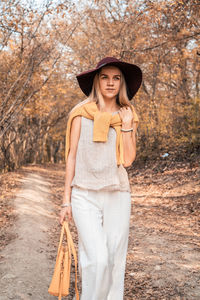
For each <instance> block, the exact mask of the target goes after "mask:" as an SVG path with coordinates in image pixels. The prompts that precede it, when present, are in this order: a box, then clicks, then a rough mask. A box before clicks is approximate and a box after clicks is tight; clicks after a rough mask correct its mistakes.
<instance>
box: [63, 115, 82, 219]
mask: <svg viewBox="0 0 200 300" xmlns="http://www.w3.org/2000/svg"><path fill="white" fill-rule="evenodd" d="M80 130H81V117H80V116H77V117H75V118H74V119H73V121H72V125H71V133H70V150H69V154H68V158H67V162H66V172H65V187H64V197H63V204H64V203H68V204H70V203H71V183H72V180H73V177H74V174H75V163H76V152H77V147H78V141H79V137H80ZM66 215H68V219H69V221H70V220H71V218H72V209H71V206H67V207H64V208H62V209H61V212H60V224H62V223H63V221H64V218H65V216H66Z"/></svg>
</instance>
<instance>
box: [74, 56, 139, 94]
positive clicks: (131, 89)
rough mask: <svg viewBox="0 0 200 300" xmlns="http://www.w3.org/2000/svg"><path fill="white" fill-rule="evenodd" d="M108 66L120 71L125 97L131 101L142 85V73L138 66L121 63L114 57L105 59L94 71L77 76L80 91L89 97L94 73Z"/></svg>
mask: <svg viewBox="0 0 200 300" xmlns="http://www.w3.org/2000/svg"><path fill="white" fill-rule="evenodd" d="M108 65H109V66H110V65H111V66H116V67H118V68H119V69H120V70H121V71H122V73H123V75H124V78H125V81H126V87H127V96H128V98H129V100H131V99H132V98H133V96H134V95H135V94H136V93H137V91H138V90H139V88H140V85H141V83H142V71H141V69H140V68H139V67H138V66H136V65H133V64H129V63H126V62H122V61H120V60H119V59H117V58H115V57H105V58H103V59H102V60H101V61H100V62H99V63H98V64H97V66H96V68H95V69H92V70H89V71H86V72H83V73H81V74H79V75H77V76H76V78H77V80H78V83H79V86H80V88H81V90H82V91H83V93H84V94H85V95H86V96H89V95H90V93H91V90H92V85H93V80H94V77H95V75H96V73H98V72H99V71H100V69H101V68H102V67H105V66H108Z"/></svg>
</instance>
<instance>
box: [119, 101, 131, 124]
mask: <svg viewBox="0 0 200 300" xmlns="http://www.w3.org/2000/svg"><path fill="white" fill-rule="evenodd" d="M119 115H120V118H121V120H122V127H125V126H129V128H130V127H132V124H133V112H132V109H131V108H130V107H128V106H123V107H121V108H120V110H119Z"/></svg>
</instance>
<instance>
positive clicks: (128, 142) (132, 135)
mask: <svg viewBox="0 0 200 300" xmlns="http://www.w3.org/2000/svg"><path fill="white" fill-rule="evenodd" d="M119 115H120V117H121V119H122V129H125V130H126V129H130V128H133V131H129V132H123V131H122V139H123V149H124V167H129V166H131V164H132V162H133V161H134V160H135V157H136V130H137V123H135V122H133V121H134V120H133V113H132V110H131V108H130V107H122V108H121V109H120V111H119Z"/></svg>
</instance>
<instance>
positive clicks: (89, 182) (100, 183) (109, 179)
mask: <svg viewBox="0 0 200 300" xmlns="http://www.w3.org/2000/svg"><path fill="white" fill-rule="evenodd" d="M93 122H94V121H93V120H90V119H87V118H85V117H81V133H80V138H79V142H78V148H77V153H76V165H75V176H74V178H73V180H72V183H71V186H77V187H80V188H84V189H91V190H107V191H114V190H117V191H128V192H130V184H129V180H128V174H127V171H126V169H125V168H124V167H123V165H120V166H117V159H116V131H115V129H114V128H112V127H110V128H109V132H108V140H107V142H93Z"/></svg>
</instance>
